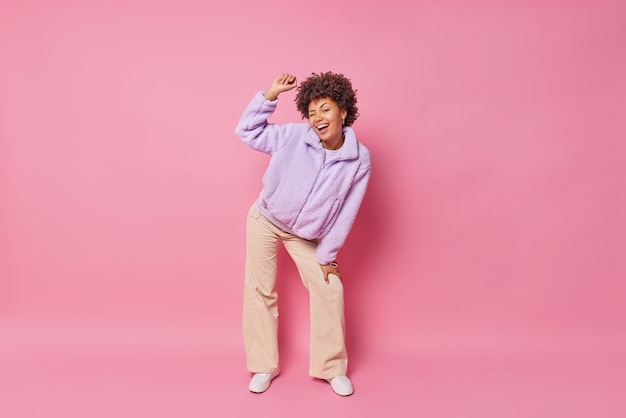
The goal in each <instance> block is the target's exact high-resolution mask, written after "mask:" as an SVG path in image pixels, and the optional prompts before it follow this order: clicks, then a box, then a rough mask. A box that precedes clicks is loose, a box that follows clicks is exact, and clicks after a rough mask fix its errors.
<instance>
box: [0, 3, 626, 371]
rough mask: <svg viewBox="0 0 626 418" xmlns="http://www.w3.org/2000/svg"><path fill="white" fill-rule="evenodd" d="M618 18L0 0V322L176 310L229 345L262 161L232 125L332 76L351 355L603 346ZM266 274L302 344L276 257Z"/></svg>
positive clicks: (526, 10)
mask: <svg viewBox="0 0 626 418" xmlns="http://www.w3.org/2000/svg"><path fill="white" fill-rule="evenodd" d="M624 9H625V8H624V7H623V6H621V5H619V3H618V2H607V1H605V2H597V1H596V2H591V1H588V2H585V1H581V2H560V1H552V2H522V1H517V2H507V4H506V5H505V4H501V2H486V1H481V2H471V3H467V4H466V3H464V2H443V3H441V2H414V1H398V2H391V3H389V2H387V3H385V2H382V3H379V4H369V3H367V4H366V3H363V2H340V3H333V4H332V5H329V4H305V3H302V4H300V3H292V2H281V1H276V0H273V1H270V2H255V1H246V2H243V1H235V2H217V3H216V2H199V1H198V2H193V1H171V0H162V1H156V2H154V1H151V2H148V1H139V0H132V1H114V2H79V1H71V0H66V1H58V2H52V3H51V2H39V1H9V2H3V6H2V12H1V13H0V61H1V63H2V64H1V65H0V249H1V252H0V318H2V319H3V321H5V320H15V319H18V320H21V319H24V320H32V321H50V320H55V321H91V320H95V319H100V320H105V321H113V322H114V323H116V322H119V323H120V324H123V323H126V322H133V321H139V322H141V321H156V322H157V323H158V322H159V321H164V322H165V321H180V322H183V321H198V322H199V323H200V330H201V331H202V332H206V333H207V335H209V338H215V339H216V341H218V339H219V341H221V343H223V344H226V345H228V344H232V345H233V346H235V347H238V348H239V347H240V346H239V340H238V338H239V337H238V335H239V327H240V300H241V288H242V286H241V281H242V272H243V259H244V220H245V214H246V212H247V209H248V208H249V206H250V204H251V203H252V202H253V200H254V199H255V198H256V195H257V193H258V191H259V187H260V181H261V175H262V173H263V170H264V168H265V165H266V163H267V157H266V156H264V155H262V154H259V153H256V152H254V151H252V150H249V149H247V148H246V147H245V146H243V145H242V144H241V143H240V142H239V141H238V139H237V138H236V137H235V135H234V127H235V124H236V123H237V120H238V118H239V115H240V113H241V111H242V110H243V108H244V107H245V105H246V104H247V103H248V101H249V100H250V98H251V97H252V95H253V94H254V93H255V92H256V91H258V90H261V89H264V88H265V87H266V86H267V85H268V83H269V82H270V81H271V80H272V79H273V77H274V76H275V75H276V74H278V73H280V72H284V71H287V72H292V73H294V74H296V75H297V76H298V77H299V78H300V79H303V78H304V77H306V76H308V75H309V74H310V73H311V72H320V71H326V70H333V71H336V72H342V73H344V74H346V75H347V76H349V77H350V78H351V79H352V81H353V84H354V85H355V87H356V88H357V89H358V92H359V107H360V112H361V118H360V119H359V120H358V121H357V122H356V124H355V126H354V127H355V129H356V131H357V134H358V135H359V137H360V139H361V140H362V142H363V143H365V144H366V145H367V146H368V147H369V149H370V150H371V152H372V155H373V164H374V169H373V178H372V182H371V187H370V190H369V192H368V195H367V196H366V199H365V201H364V203H363V208H362V212H361V213H360V216H359V218H358V220H357V223H356V225H355V229H354V232H353V234H352V235H351V237H350V238H349V240H348V243H347V245H346V247H345V248H344V250H343V252H342V253H341V254H340V259H339V262H340V263H341V265H342V270H343V271H344V274H345V276H346V277H345V284H346V292H347V293H346V295H347V296H346V300H347V305H348V312H347V314H348V317H347V320H348V326H349V328H348V333H349V338H350V341H351V344H352V347H353V351H355V350H356V351H357V352H359V353H361V355H362V356H365V353H367V352H370V350H372V349H393V350H403V349H406V350H414V349H415V348H416V347H418V348H422V349H428V348H435V349H445V347H446V346H457V347H458V346H459V345H460V346H463V345H466V346H468V347H470V346H476V345H482V346H494V347H506V346H513V345H519V344H526V345H528V344H531V345H537V344H557V343H558V341H567V343H563V344H571V342H572V341H574V342H578V343H580V344H583V343H585V344H589V343H594V342H598V344H604V343H606V342H607V341H613V342H614V341H616V340H619V341H622V342H624V337H626V335H625V332H624V330H625V329H626V314H625V310H624V306H623V295H624V292H625V291H626V285H625V284H624V283H625V281H624V277H626V264H625V262H624V253H625V250H626V245H625V241H624V233H625V232H626V207H625V197H624V196H625V194H624V193H625V189H626V187H625V179H626V177H625V174H626V173H625V169H624V168H623V161H624V159H625V157H626V148H625V146H624V137H625V135H624V134H625V130H624V127H623V113H624V108H625V106H626V100H625V97H626V82H625V81H624V80H625V79H624V74H626V56H625V55H624V54H623V45H624V41H626V30H625V29H624V28H626V25H625V24H624V23H625V11H624ZM293 97H294V94H293V92H291V93H287V94H285V95H284V96H282V100H281V104H280V106H279V110H278V112H277V113H276V114H275V116H274V118H273V121H275V122H286V121H292V120H299V115H298V114H297V113H296V111H295V109H294V106H293V102H292V101H293ZM280 280H281V283H280V291H281V298H282V300H281V302H282V303H281V315H282V316H281V318H282V319H281V320H282V321H283V322H282V323H281V324H282V325H281V327H282V328H281V329H283V330H284V331H283V332H284V333H285V334H286V335H293V336H298V338H299V336H302V335H304V334H306V326H305V325H304V324H306V323H307V322H306V321H307V319H306V316H307V311H306V294H305V291H304V289H303V288H302V286H301V284H300V282H299V280H298V279H297V277H296V276H295V269H294V268H293V267H292V266H291V264H290V262H289V261H288V260H287V259H286V258H284V257H283V261H282V264H281V276H280ZM221 335H227V338H219V337H220V336H221ZM190 338H194V337H193V336H192V337H190ZM198 338H200V337H198ZM202 338H205V336H203V337H202ZM288 338H296V337H288ZM559 339H561V340H559ZM356 347H360V348H356ZM301 348H302V349H303V350H304V351H306V347H304V346H303V347H301ZM242 364H243V363H242ZM242 367H243V365H242Z"/></svg>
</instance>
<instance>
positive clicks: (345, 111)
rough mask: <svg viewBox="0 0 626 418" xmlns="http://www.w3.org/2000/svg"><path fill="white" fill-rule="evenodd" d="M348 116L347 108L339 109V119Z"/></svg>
mask: <svg viewBox="0 0 626 418" xmlns="http://www.w3.org/2000/svg"><path fill="white" fill-rule="evenodd" d="M346 116H348V109H341V119H345V118H346Z"/></svg>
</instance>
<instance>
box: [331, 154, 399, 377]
mask: <svg viewBox="0 0 626 418" xmlns="http://www.w3.org/2000/svg"><path fill="white" fill-rule="evenodd" d="M368 148H370V151H372V148H371V147H369V146H368ZM376 162H377V158H376V153H375V151H372V177H371V178H370V183H369V185H368V190H367V192H366V194H365V197H364V199H363V203H362V204H361V208H360V210H359V214H358V216H357V218H356V221H355V223H354V226H353V228H352V231H351V233H350V236H349V237H348V239H347V241H346V243H345V245H344V247H343V249H342V250H341V252H340V254H339V260H338V262H339V264H340V266H341V267H342V268H341V270H342V272H343V273H344V275H345V276H346V277H345V278H344V287H345V303H346V337H347V342H346V343H347V348H348V353H349V356H350V370H352V371H354V370H358V368H359V367H360V364H361V360H362V359H364V358H365V357H367V352H368V351H369V350H368V348H367V347H368V344H369V343H368V341H367V338H366V333H367V332H368V326H367V324H366V323H363V321H365V320H366V319H367V318H368V316H370V315H371V311H372V309H374V310H375V309H376V308H377V307H376V306H372V301H371V297H369V296H368V294H371V293H372V291H374V290H375V289H381V290H382V288H381V287H380V286H379V285H380V280H378V279H377V278H376V277H374V275H375V274H377V273H374V272H373V271H374V270H375V269H373V263H375V262H377V261H376V260H379V259H380V258H381V257H380V254H381V253H382V252H383V251H382V250H383V246H388V245H389V243H390V242H391V240H390V238H389V237H388V236H387V234H388V229H387V228H386V224H387V222H386V220H387V219H389V217H390V216H392V215H391V213H390V208H389V207H388V206H387V203H386V202H389V201H390V199H389V196H387V193H389V192H388V190H390V189H389V188H388V187H385V180H384V179H385V178H387V176H386V170H388V169H389V167H385V166H384V165H383V164H377V163H376ZM376 291H377V290H376ZM374 300H375V299H374Z"/></svg>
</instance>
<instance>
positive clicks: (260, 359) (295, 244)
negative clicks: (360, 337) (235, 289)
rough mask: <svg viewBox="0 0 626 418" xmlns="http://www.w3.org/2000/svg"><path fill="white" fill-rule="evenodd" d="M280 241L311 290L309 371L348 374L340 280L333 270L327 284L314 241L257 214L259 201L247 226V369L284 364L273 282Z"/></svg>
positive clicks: (318, 374)
mask: <svg viewBox="0 0 626 418" xmlns="http://www.w3.org/2000/svg"><path fill="white" fill-rule="evenodd" d="M281 242H282V244H283V245H284V246H285V249H286V250H287V253H288V254H289V255H290V256H291V258H292V259H293V261H294V262H295V264H296V266H297V269H298V272H299V273H300V279H301V280H302V283H303V284H304V286H305V287H306V289H307V290H308V292H309V308H310V332H311V333H310V365H309V374H310V375H311V376H313V377H317V378H320V379H330V378H333V377H335V376H341V375H345V374H346V372H347V367H348V356H347V353H346V346H345V321H344V301H343V284H342V282H341V280H340V279H339V278H338V277H337V276H335V275H330V276H329V277H330V283H329V284H326V282H325V281H324V274H323V273H322V269H321V268H320V265H319V263H318V262H317V258H316V253H315V250H316V247H317V244H316V242H315V241H309V240H305V239H302V238H300V237H297V236H295V235H292V234H290V233H287V232H285V231H283V230H282V229H280V228H277V227H276V226H275V225H274V224H273V223H271V222H270V221H269V220H268V219H266V218H265V217H264V216H263V215H261V213H259V210H258V208H257V205H256V203H255V204H253V205H252V207H251V208H250V211H249V212H248V220H247V228H246V270H245V284H244V302H243V337H244V345H245V349H246V360H247V366H248V371H250V372H253V373H271V372H274V371H278V370H279V367H280V366H279V356H278V294H277V292H276V289H275V284H276V267H277V251H278V245H279V244H280V243H281Z"/></svg>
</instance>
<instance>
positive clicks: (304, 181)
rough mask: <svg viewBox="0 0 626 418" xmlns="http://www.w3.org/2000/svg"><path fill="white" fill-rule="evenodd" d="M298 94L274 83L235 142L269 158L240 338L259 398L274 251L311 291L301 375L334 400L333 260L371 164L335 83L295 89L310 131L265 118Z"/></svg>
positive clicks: (340, 388) (271, 334)
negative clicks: (281, 250)
mask: <svg viewBox="0 0 626 418" xmlns="http://www.w3.org/2000/svg"><path fill="white" fill-rule="evenodd" d="M296 86H297V81H296V77H294V76H293V75H291V74H281V75H279V76H278V77H276V79H275V80H274V81H273V82H272V83H271V85H270V86H269V88H268V89H267V90H266V91H265V92H258V93H257V94H256V95H255V96H254V98H253V99H252V101H251V102H250V104H249V105H248V107H247V108H246V110H245V111H244V113H243V115H242V116H241V119H240V121H239V124H238V125H237V129H236V134H237V136H239V138H240V139H241V140H242V141H243V142H244V143H245V144H246V145H248V146H250V147H251V148H253V149H255V150H258V151H262V152H265V153H268V154H270V155H271V159H270V162H269V166H268V168H267V171H266V172H265V175H264V176H263V189H262V190H261V193H260V195H259V198H258V199H257V201H256V202H255V203H254V204H253V205H252V207H251V209H250V211H249V213H248V220H247V229H246V269H245V285H244V308H243V333H244V345H245V349H246V358H247V366H248V371H250V372H252V373H253V374H254V375H253V376H252V380H251V381H250V385H249V389H250V391H252V392H255V393H262V392H264V391H266V390H267V389H268V388H269V386H270V383H271V381H272V379H273V378H274V377H276V376H277V375H278V374H279V372H280V369H279V361H278V305H277V303H278V301H277V293H276V290H275V282H276V265H277V263H276V254H277V250H278V245H279V243H280V242H282V244H283V245H284V247H285V249H286V250H287V252H288V254H289V255H290V256H291V258H292V259H293V261H294V262H295V264H296V266H297V268H298V272H299V274H300V278H301V280H302V282H303V283H304V286H305V287H306V289H307V290H308V292H309V303H310V315H311V323H310V327H311V336H310V368H309V374H310V375H311V376H313V377H315V378H319V379H324V380H326V381H328V382H330V384H331V388H332V389H333V391H335V393H337V394H338V395H342V396H348V395H351V394H352V393H353V392H354V389H353V387H352V383H351V382H350V379H349V378H348V377H347V375H346V374H347V365H348V356H347V353H346V346H345V329H344V302H343V284H342V281H341V272H340V271H339V267H338V265H337V262H336V259H337V253H338V252H339V249H340V248H341V247H342V246H343V244H344V242H345V240H346V238H347V236H348V233H349V232H350V229H351V228H352V224H353V223H354V220H355V217H356V215H357V212H358V209H359V206H360V205H361V201H362V199H363V195H364V194H365V190H366V188H367V184H368V181H369V177H370V169H371V163H370V155H369V152H368V150H367V149H366V148H365V146H363V145H362V144H361V143H359V142H358V141H357V139H356V136H355V134H354V131H353V130H352V128H350V125H352V123H353V122H354V121H355V120H356V118H357V117H358V115H359V114H358V108H357V106H356V102H357V100H356V95H355V91H354V90H353V89H352V84H351V82H350V81H349V80H348V79H347V78H346V77H344V76H343V75H342V74H334V73H332V72H327V73H321V74H312V75H311V76H310V77H309V78H307V79H306V80H305V81H304V82H303V83H301V84H300V86H299V87H298V89H297V94H296V99H295V102H296V106H297V109H298V111H300V113H301V114H302V118H303V119H308V123H289V124H285V125H276V124H271V123H268V121H267V119H268V117H269V116H270V115H272V113H273V112H274V110H275V109H276V105H277V103H278V100H277V99H278V96H279V95H280V94H281V93H283V92H286V91H288V90H291V89H293V88H295V87H296Z"/></svg>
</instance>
